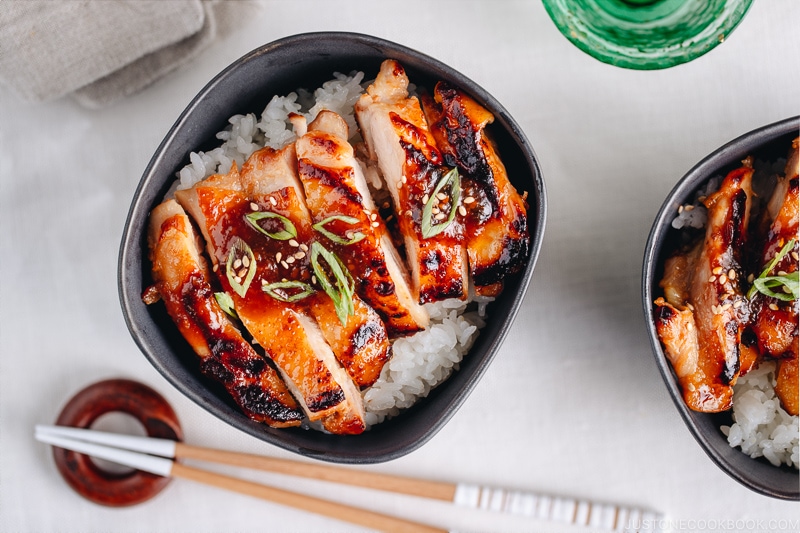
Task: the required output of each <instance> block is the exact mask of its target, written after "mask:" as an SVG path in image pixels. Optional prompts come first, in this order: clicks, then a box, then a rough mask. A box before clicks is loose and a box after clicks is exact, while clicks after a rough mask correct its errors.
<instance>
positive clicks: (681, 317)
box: [655, 164, 753, 412]
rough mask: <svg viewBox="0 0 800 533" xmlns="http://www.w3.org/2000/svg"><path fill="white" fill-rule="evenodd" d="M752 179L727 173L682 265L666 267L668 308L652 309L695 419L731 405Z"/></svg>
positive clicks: (742, 172) (677, 261) (745, 173)
mask: <svg viewBox="0 0 800 533" xmlns="http://www.w3.org/2000/svg"><path fill="white" fill-rule="evenodd" d="M752 175H753V169H752V167H751V166H750V165H749V164H748V165H745V166H743V167H742V168H739V169H737V170H734V171H732V172H731V173H729V174H728V175H727V176H726V177H725V179H724V180H723V182H722V184H721V185H720V188H719V190H718V191H717V192H715V193H714V194H712V195H711V196H709V197H708V198H707V199H706V201H705V202H704V203H705V205H706V208H707V209H708V223H707V226H706V234H705V239H704V240H703V242H702V243H701V244H699V245H697V248H695V249H694V250H692V251H690V252H688V254H687V255H686V256H685V257H680V256H678V257H674V258H672V259H671V260H669V261H667V263H666V264H665V275H664V280H663V281H662V288H664V293H665V295H666V296H667V298H669V300H665V299H664V298H659V299H658V300H656V302H655V304H656V307H657V311H656V329H657V331H658V333H659V336H660V337H661V341H662V343H663V344H664V348H665V351H666V354H667V357H668V358H669V359H670V362H671V363H672V365H673V368H675V369H676V374H677V375H678V379H679V382H680V385H681V388H682V390H683V396H684V400H685V401H686V404H687V405H688V406H689V407H690V408H692V409H694V410H696V411H702V412H720V411H725V410H727V409H729V408H730V407H731V405H732V401H733V389H732V385H733V384H734V383H735V381H736V378H737V377H738V375H739V365H740V360H739V359H740V356H739V344H740V341H741V332H742V329H743V326H744V323H745V320H746V309H747V306H746V305H745V303H746V302H745V299H744V296H743V294H742V288H741V283H742V282H741V280H742V277H743V276H742V273H743V270H742V258H741V250H742V249H743V245H744V239H745V237H746V234H747V227H748V222H749V206H750V198H751V196H752V190H751V180H752ZM687 274H688V276H687Z"/></svg>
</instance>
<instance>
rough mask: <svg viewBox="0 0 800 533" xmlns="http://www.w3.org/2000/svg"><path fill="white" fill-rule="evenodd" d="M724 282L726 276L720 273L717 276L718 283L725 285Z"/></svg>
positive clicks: (725, 281) (726, 281)
mask: <svg viewBox="0 0 800 533" xmlns="http://www.w3.org/2000/svg"><path fill="white" fill-rule="evenodd" d="M726 283H728V276H726V275H725V274H720V276H719V284H720V285H725V284H726Z"/></svg>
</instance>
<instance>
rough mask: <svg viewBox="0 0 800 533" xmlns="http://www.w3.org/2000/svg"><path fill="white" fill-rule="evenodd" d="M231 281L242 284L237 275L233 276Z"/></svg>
mask: <svg viewBox="0 0 800 533" xmlns="http://www.w3.org/2000/svg"><path fill="white" fill-rule="evenodd" d="M233 281H235V282H236V283H238V284H239V285H241V284H242V278H240V277H239V276H233Z"/></svg>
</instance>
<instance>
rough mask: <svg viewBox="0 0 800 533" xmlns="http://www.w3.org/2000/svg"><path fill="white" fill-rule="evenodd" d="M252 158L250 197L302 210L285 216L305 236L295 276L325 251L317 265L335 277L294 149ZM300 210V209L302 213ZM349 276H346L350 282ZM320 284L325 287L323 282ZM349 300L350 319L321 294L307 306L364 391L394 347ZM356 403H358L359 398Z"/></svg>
mask: <svg viewBox="0 0 800 533" xmlns="http://www.w3.org/2000/svg"><path fill="white" fill-rule="evenodd" d="M254 156H255V157H251V158H250V159H249V160H248V161H247V163H245V165H244V167H243V168H242V183H243V185H244V187H245V189H246V190H247V191H248V193H249V194H250V196H251V197H252V198H261V197H269V195H272V194H275V193H277V192H280V194H282V195H285V196H286V197H287V198H291V199H292V204H293V205H294V204H298V205H296V207H295V208H293V209H291V210H288V211H287V213H289V214H287V217H288V218H289V219H290V220H291V221H292V222H293V223H294V225H295V226H296V227H297V231H298V236H300V234H301V233H302V235H303V239H302V240H301V239H298V240H297V242H293V241H292V240H290V241H289V245H290V246H293V245H295V244H296V245H297V246H296V248H295V253H294V256H293V259H294V262H293V263H292V265H294V268H295V269H298V272H297V274H296V275H298V276H299V275H300V270H302V271H304V272H305V273H306V275H311V274H312V273H313V271H314V267H313V265H312V260H313V258H314V256H315V253H317V252H316V250H323V252H322V254H319V255H317V265H318V266H319V267H322V268H323V270H324V272H325V273H326V274H331V272H329V271H328V269H329V267H331V266H332V265H331V264H330V263H329V262H328V261H327V259H326V257H329V258H333V257H334V256H330V255H328V253H331V250H329V249H328V248H325V247H324V246H320V244H319V243H316V242H312V241H316V240H317V239H318V237H319V233H318V232H317V231H315V230H314V229H313V228H312V220H311V215H310V213H309V210H308V206H307V204H306V203H305V201H304V198H303V187H302V184H301V183H300V180H299V179H298V176H297V170H296V169H297V159H296V157H295V152H294V149H293V147H287V148H284V149H283V150H282V151H280V152H274V151H264V152H256V154H254ZM299 204H302V207H301V206H300V205H299ZM306 248H308V249H307V250H306ZM334 255H335V254H334ZM335 258H339V256H335ZM284 260H288V259H284ZM339 260H341V258H339ZM334 262H335V260H334ZM350 276H351V275H350V274H349V273H348V274H347V277H348V278H349V277H350ZM313 277H314V278H318V277H319V276H318V275H317V276H313ZM330 280H331V281H332V282H333V281H334V280H335V277H330ZM317 282H318V283H320V284H321V282H322V280H317ZM346 299H347V300H348V301H349V303H351V304H352V306H351V307H352V308H351V309H349V314H347V316H344V315H343V314H342V312H341V310H342V307H341V306H337V305H336V303H335V302H334V300H333V299H332V298H331V297H330V296H328V294H326V293H325V292H324V291H321V290H320V291H316V292H315V293H314V294H312V295H310V296H309V298H308V299H305V300H304V301H303V303H304V304H305V305H307V306H308V308H309V311H310V313H311V315H312V316H313V317H314V318H315V320H316V322H317V323H318V324H319V326H320V328H321V330H322V334H323V336H324V338H325V340H326V341H327V342H328V343H329V344H330V346H331V348H332V349H333V352H334V354H335V356H336V358H337V359H338V360H339V362H340V363H341V364H342V366H344V368H345V371H346V372H347V373H348V374H349V375H350V377H351V378H352V380H353V381H355V383H356V385H357V386H359V387H366V386H369V385H372V384H373V383H374V382H375V380H377V378H378V376H379V375H380V372H381V369H382V368H383V365H384V363H385V362H386V361H387V360H388V359H389V356H390V355H391V346H390V344H389V339H388V334H387V332H386V327H385V325H384V324H383V322H382V321H381V319H380V317H379V316H378V314H377V313H376V312H375V311H374V310H373V309H372V308H371V307H369V306H368V305H366V304H364V302H363V301H362V300H361V299H360V298H359V297H358V295H356V294H350V295H348V296H347V298H346ZM343 303H345V302H343ZM358 399H359V400H360V396H359V397H358ZM353 402H355V403H358V404H359V405H360V401H359V402H356V400H355V399H353Z"/></svg>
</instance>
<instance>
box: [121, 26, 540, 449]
mask: <svg viewBox="0 0 800 533" xmlns="http://www.w3.org/2000/svg"><path fill="white" fill-rule="evenodd" d="M326 40H327V41H330V40H336V41H344V42H349V43H351V44H356V45H366V46H370V47H373V48H375V51H376V52H377V53H378V54H380V55H383V56H384V57H389V56H387V55H386V52H387V51H391V52H394V53H396V54H397V55H402V56H406V57H411V58H413V59H414V60H415V61H417V62H418V63H419V64H425V66H426V68H429V69H430V70H432V71H441V72H446V73H447V75H448V76H449V77H451V78H452V79H454V80H457V82H458V83H460V84H461V86H462V87H465V88H467V89H468V91H469V92H470V93H471V94H472V95H473V96H474V97H476V98H477V99H478V100H479V101H482V102H483V103H484V104H489V105H490V107H492V108H493V112H494V113H495V122H496V123H497V122H499V123H500V124H501V126H500V127H501V128H505V129H506V130H507V133H508V134H509V135H510V136H511V137H512V138H513V140H514V141H515V143H516V145H517V149H518V150H519V152H520V153H519V156H520V157H521V159H524V162H525V165H526V167H525V168H526V170H527V169H529V170H530V174H531V177H530V179H531V183H530V186H531V189H530V190H529V191H528V192H529V199H531V197H532V199H531V201H532V204H533V205H531V208H529V211H528V217H529V221H528V223H529V227H531V229H532V231H531V235H530V252H529V257H528V262H527V265H526V266H525V269H524V270H523V271H521V272H520V273H519V274H517V277H518V282H517V285H518V287H519V289H518V291H517V292H516V293H515V294H514V295H513V298H511V301H510V305H509V307H508V314H507V318H504V319H502V320H503V322H502V325H501V327H500V328H499V329H498V330H497V334H496V335H495V337H494V339H493V341H492V342H490V343H488V344H487V348H486V352H488V356H487V357H486V360H485V361H482V362H481V364H480V365H478V366H477V367H476V369H475V370H474V372H473V373H472V374H471V375H470V376H469V379H468V380H466V381H465V382H464V384H463V386H462V387H461V388H460V389H459V390H458V391H457V392H455V393H454V394H453V395H452V398H451V399H450V400H449V401H448V402H447V403H445V404H444V405H443V408H442V412H441V413H440V414H438V415H437V417H436V418H435V420H434V421H433V423H431V424H430V425H429V426H428V429H427V430H426V431H425V432H424V433H423V434H422V435H421V436H420V438H417V439H416V440H414V441H413V442H410V443H406V444H405V445H404V446H401V447H397V446H394V447H389V449H387V450H384V451H383V452H382V453H379V454H372V455H369V456H366V455H365V454H348V453H341V452H337V451H325V452H320V451H318V450H310V449H306V448H305V447H303V446H302V445H298V444H291V443H287V442H286V441H283V440H278V441H276V440H274V439H273V438H272V437H270V436H269V434H268V433H265V432H264V431H258V430H257V428H256V427H255V424H242V423H239V422H238V421H237V420H230V419H229V417H228V415H226V414H225V413H224V411H223V410H222V408H221V407H219V406H216V405H213V404H211V405H210V404H209V402H208V400H207V399H206V398H205V396H204V394H202V393H201V392H200V391H196V390H193V389H192V387H190V386H188V385H187V384H186V383H184V382H183V381H182V380H181V379H179V378H178V376H175V375H174V372H173V371H172V370H171V369H169V368H168V365H167V364H166V362H165V361H162V360H161V359H160V358H158V357H155V356H154V355H153V354H152V353H151V347H150V346H149V345H148V343H147V342H146V341H145V338H146V335H147V333H146V331H145V330H146V327H144V326H143V325H142V324H139V323H137V321H136V320H134V318H133V317H134V316H135V315H136V313H135V312H134V308H133V306H134V302H135V301H136V300H137V299H139V298H140V296H141V295H138V294H134V291H133V286H132V281H135V277H136V272H130V271H129V270H130V268H129V264H130V263H131V259H132V255H133V254H136V253H141V251H140V248H139V244H140V241H139V239H140V237H141V230H140V229H139V227H138V226H137V227H134V222H135V220H134V219H135V215H137V214H139V215H141V212H142V211H143V210H144V211H145V213H147V214H149V205H148V206H144V205H143V204H144V203H146V202H145V200H144V199H143V192H144V191H146V190H147V189H148V188H150V187H152V186H153V185H154V182H155V181H157V179H158V176H157V175H156V174H155V172H154V170H156V168H157V167H158V165H159V164H160V163H161V161H162V159H163V158H164V154H165V152H167V151H168V150H169V148H170V147H171V145H172V144H173V143H175V140H176V137H177V136H178V134H179V132H180V131H181V130H182V129H183V128H185V127H187V124H188V121H189V119H190V118H191V117H192V115H193V114H194V113H195V112H196V110H197V108H198V107H199V106H202V105H204V100H205V99H206V98H207V97H208V95H209V94H211V93H213V92H214V90H215V89H216V88H217V86H218V85H220V84H221V83H223V82H224V81H225V80H226V79H227V78H229V77H230V76H231V75H232V73H234V72H235V71H237V70H238V69H240V68H241V67H242V65H244V64H246V63H248V62H250V61H252V60H254V59H256V58H258V57H259V56H262V55H264V54H269V53H272V52H275V51H278V50H281V49H283V48H287V47H293V46H297V45H300V44H303V43H311V42H314V43H316V42H320V41H326ZM191 149H193V148H192V147H190V148H189V150H191ZM187 154H188V151H187ZM155 185H158V183H155ZM546 212H547V197H546V191H545V184H544V177H543V174H542V170H541V165H540V164H539V159H538V157H537V156H536V154H535V153H534V151H533V148H532V146H531V145H530V142H529V141H528V139H527V137H526V136H525V133H524V131H523V130H522V128H521V127H520V126H519V124H518V123H517V122H516V121H515V120H514V119H513V118H512V117H511V115H510V114H509V113H508V111H507V110H506V109H505V107H503V106H502V104H500V102H498V101H497V100H496V99H495V98H494V97H493V96H492V95H491V94H489V93H488V92H487V91H486V90H485V89H483V88H482V87H481V86H480V85H478V84H477V83H476V82H474V81H473V80H471V79H470V78H467V77H466V76H465V75H463V74H462V73H461V72H459V71H457V70H456V69H455V68H453V67H450V66H448V65H446V64H444V63H442V62H441V61H439V60H437V59H434V58H432V57H430V56H428V55H426V54H423V53H421V52H418V51H416V50H414V49H411V48H408V47H406V46H404V45H401V44H398V43H395V42H393V41H389V40H386V39H382V38H379V37H374V36H371V35H366V34H361V33H353V32H338V31H334V32H328V31H325V32H308V33H300V34H296V35H290V36H287V37H283V38H281V39H277V40H275V41H272V42H269V43H267V44H264V45H262V46H259V47H257V48H255V49H253V50H251V51H250V52H248V53H246V54H244V55H242V56H241V57H239V58H238V59H236V60H234V61H233V62H232V63H230V64H229V65H228V66H227V67H225V68H224V69H223V70H221V71H220V72H219V73H218V74H217V75H215V76H214V77H213V78H212V79H211V80H210V81H209V82H208V83H207V84H206V85H205V86H204V87H203V88H202V89H201V90H200V91H199V92H198V93H197V94H196V95H195V96H194V97H193V98H192V99H191V100H190V102H189V103H188V104H187V105H186V107H185V108H184V109H183V111H182V112H181V113H180V115H179V116H178V118H177V120H176V121H175V122H174V123H173V125H172V126H171V127H170V129H169V130H168V132H167V133H166V135H165V136H164V138H163V140H162V141H161V142H160V143H159V145H158V147H157V148H156V150H155V151H154V153H153V156H152V158H151V160H150V161H149V163H148V165H147V167H146V168H145V170H144V172H143V174H142V177H141V178H140V181H139V184H138V186H137V187H136V190H135V192H134V193H133V196H132V201H131V205H130V208H129V211H128V215H127V218H126V221H125V225H124V229H123V233H122V239H121V242H120V248H119V254H118V263H117V269H118V270H117V285H118V293H119V299H120V304H121V307H122V311H123V317H124V320H125V323H126V326H127V327H128V330H129V332H130V334H131V336H132V337H133V340H134V342H135V343H136V345H137V347H138V348H139V350H140V352H141V353H142V354H143V355H144V356H145V357H146V358H147V359H148V361H149V362H150V363H151V364H152V365H153V366H154V367H155V368H156V370H157V371H158V372H159V373H160V374H161V375H162V377H164V378H165V379H166V380H167V381H168V382H169V383H170V384H171V385H172V386H173V387H175V388H176V389H177V390H178V391H180V392H181V393H182V394H183V395H185V396H187V397H188V398H189V399H191V400H192V401H193V402H194V403H195V404H196V405H197V407H200V408H202V409H204V410H206V411H208V412H210V413H211V414H213V415H214V416H216V417H217V418H219V419H220V420H222V421H223V422H226V423H228V424H229V425H231V426H233V427H235V428H236V429H238V430H240V431H243V432H245V433H248V434H250V435H251V436H254V437H256V438H258V439H259V440H262V441H264V442H267V443H269V444H272V445H275V446H278V447H280V448H283V449H285V450H288V451H292V452H295V453H298V454H300V455H304V456H308V457H314V458H317V459H321V460H327V461H331V462H340V463H355V464H368V463H378V462H383V461H389V460H393V459H396V458H399V457H401V456H404V455H407V454H408V453H411V452H413V451H414V450H416V449H418V448H419V447H421V446H422V445H423V444H425V443H426V442H428V441H429V440H430V439H431V438H432V437H433V436H434V435H435V434H436V433H438V431H439V430H440V429H441V428H442V427H443V426H444V425H445V424H446V423H447V422H448V421H449V420H450V419H451V418H452V416H453V415H454V414H455V412H456V411H457V410H458V409H459V408H460V407H461V406H462V405H463V403H464V401H465V400H466V398H467V397H468V396H469V394H471V393H472V391H473V389H474V388H475V386H476V384H477V383H478V381H480V379H481V377H482V376H483V374H484V373H485V371H486V370H487V368H488V366H489V364H490V363H491V362H492V360H493V359H494V357H495V356H496V354H497V352H498V351H499V348H500V346H501V345H502V343H503V341H504V339H505V337H506V336H507V333H508V331H509V329H510V327H511V325H512V322H513V320H514V318H515V317H516V315H517V313H518V311H519V308H520V305H521V302H522V300H523V299H524V297H525V295H526V293H527V290H528V288H529V285H530V280H531V277H532V273H533V270H534V267H535V265H536V261H537V259H538V255H539V253H540V250H541V246H542V241H543V238H544V232H545V223H546ZM534 214H535V216H532V215H534ZM139 218H141V216H140V217H139ZM144 218H145V219H146V215H145V217H144ZM145 231H146V230H145ZM449 379H452V376H451V377H450V378H448V380H449Z"/></svg>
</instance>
